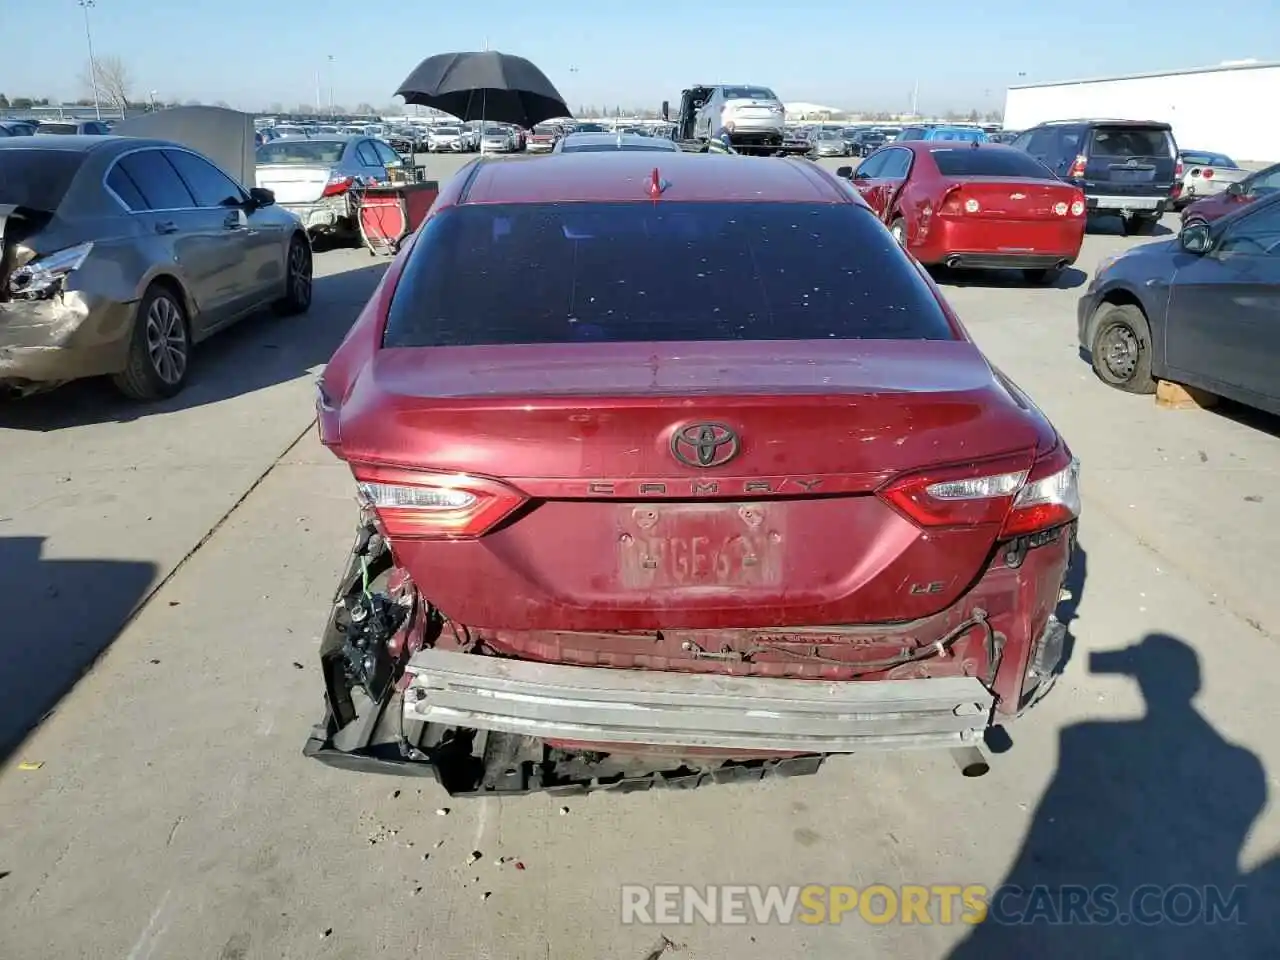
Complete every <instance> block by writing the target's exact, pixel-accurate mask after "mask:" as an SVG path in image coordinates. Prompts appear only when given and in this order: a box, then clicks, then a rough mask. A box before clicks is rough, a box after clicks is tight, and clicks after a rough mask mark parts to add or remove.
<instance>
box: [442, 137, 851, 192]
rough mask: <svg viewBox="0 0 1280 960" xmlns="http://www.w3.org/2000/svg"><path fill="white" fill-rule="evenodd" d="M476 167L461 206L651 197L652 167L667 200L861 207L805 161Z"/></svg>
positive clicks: (691, 158) (583, 157)
mask: <svg viewBox="0 0 1280 960" xmlns="http://www.w3.org/2000/svg"><path fill="white" fill-rule="evenodd" d="M475 162H476V166H475V167H474V168H473V172H472V173H471V175H470V177H469V183H468V184H467V187H466V188H465V189H464V192H463V196H462V199H461V201H460V202H462V203H568V202H572V201H575V200H577V201H588V202H595V203H607V202H610V201H627V200H649V199H651V196H650V193H649V190H650V184H651V183H652V181H653V173H654V171H655V170H656V171H657V172H658V177H659V179H660V180H661V181H662V183H663V184H664V187H663V192H662V199H666V200H674V201H703V202H708V201H717V200H718V201H735V200H736V201H743V200H750V201H763V202H770V201H772V202H782V203H787V202H790V203H854V202H856V201H855V198H854V194H853V192H852V191H850V190H848V189H846V188H844V187H843V186H842V185H841V184H840V183H839V182H838V181H836V180H835V178H834V177H833V176H832V175H831V174H830V173H828V172H827V171H825V170H823V169H822V168H821V167H819V166H818V165H817V164H815V163H813V162H812V161H810V160H804V159H784V158H780V157H776V158H764V157H742V156H734V155H732V154H698V153H684V152H682V151H677V152H673V153H665V152H664V153H661V154H658V153H653V152H641V151H637V150H618V151H616V152H608V151H606V152H592V153H586V152H584V153H560V154H553V155H552V156H550V157H538V158H521V159H519V160H514V161H512V160H478V161H475Z"/></svg>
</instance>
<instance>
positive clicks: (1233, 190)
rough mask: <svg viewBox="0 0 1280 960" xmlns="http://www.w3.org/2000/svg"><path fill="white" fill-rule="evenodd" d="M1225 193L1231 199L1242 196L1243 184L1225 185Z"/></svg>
mask: <svg viewBox="0 0 1280 960" xmlns="http://www.w3.org/2000/svg"><path fill="white" fill-rule="evenodd" d="M1227 193H1228V194H1230V195H1231V196H1233V197H1239V196H1243V195H1244V184H1243V183H1239V182H1236V183H1229V184H1227Z"/></svg>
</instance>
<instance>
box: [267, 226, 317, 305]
mask: <svg viewBox="0 0 1280 960" xmlns="http://www.w3.org/2000/svg"><path fill="white" fill-rule="evenodd" d="M314 271H315V265H314V262H313V259H312V256H311V244H310V243H309V242H308V241H307V240H306V239H304V238H303V237H300V236H295V237H294V238H293V239H292V240H290V241H289V253H288V255H287V256H286V258H285V295H284V296H283V297H281V298H280V299H279V300H277V301H276V303H275V311H276V313H278V314H280V315H281V316H282V317H292V316H295V315H297V314H299V313H306V312H307V311H308V310H309V309H311V287H312V280H313V279H314Z"/></svg>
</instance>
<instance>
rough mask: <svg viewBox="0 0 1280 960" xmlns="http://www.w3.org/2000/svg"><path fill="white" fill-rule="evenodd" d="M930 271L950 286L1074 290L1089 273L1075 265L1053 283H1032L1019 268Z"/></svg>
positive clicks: (937, 269) (1082, 283)
mask: <svg viewBox="0 0 1280 960" xmlns="http://www.w3.org/2000/svg"><path fill="white" fill-rule="evenodd" d="M929 273H930V274H931V275H932V276H933V278H934V280H935V281H937V282H938V283H939V284H943V285H945V286H948V287H990V288H997V287H1025V288H1026V289H1028V290H1074V289H1076V288H1077V287H1083V286H1084V285H1085V283H1086V282H1087V281H1088V279H1089V275H1088V274H1087V273H1085V272H1084V271H1083V270H1077V269H1076V268H1075V267H1067V268H1066V269H1064V270H1063V271H1062V273H1061V274H1059V275H1058V277H1057V278H1056V279H1055V280H1054V281H1053V283H1032V282H1030V281H1028V280H1027V279H1026V277H1024V276H1023V275H1022V273H1021V272H1020V271H1018V270H951V269H949V268H947V267H932V268H930V270H929Z"/></svg>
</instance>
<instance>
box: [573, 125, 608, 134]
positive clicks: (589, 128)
mask: <svg viewBox="0 0 1280 960" xmlns="http://www.w3.org/2000/svg"><path fill="white" fill-rule="evenodd" d="M574 129H575V130H576V131H577V132H578V133H605V132H606V131H605V128H604V127H602V126H600V124H598V123H580V124H578V125H577V126H576V127H574Z"/></svg>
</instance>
